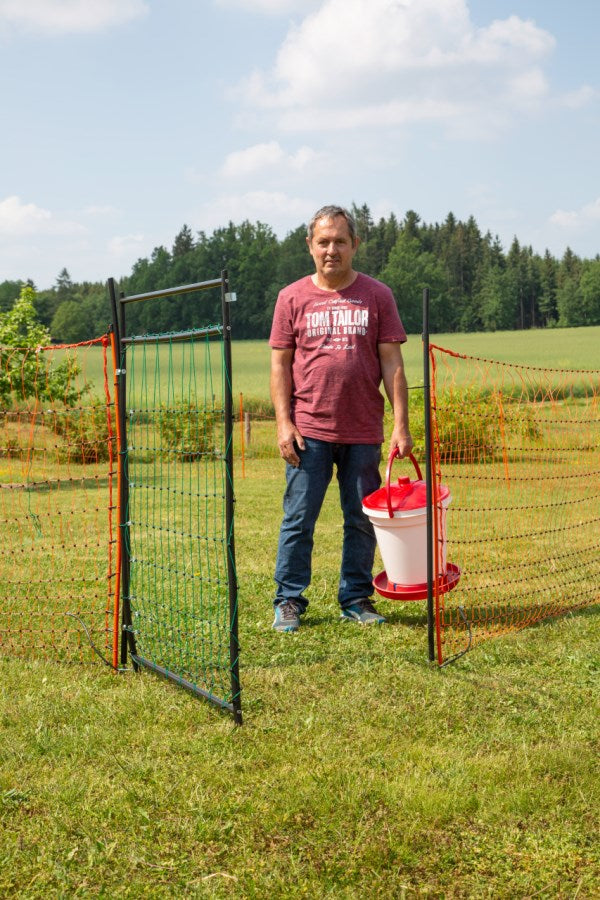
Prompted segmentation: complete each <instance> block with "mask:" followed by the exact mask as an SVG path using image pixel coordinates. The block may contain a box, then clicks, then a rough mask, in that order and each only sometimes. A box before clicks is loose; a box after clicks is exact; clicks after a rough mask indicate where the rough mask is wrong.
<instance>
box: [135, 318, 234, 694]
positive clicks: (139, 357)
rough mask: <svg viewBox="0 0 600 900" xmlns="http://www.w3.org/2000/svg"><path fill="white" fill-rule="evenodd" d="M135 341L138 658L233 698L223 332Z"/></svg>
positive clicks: (204, 689)
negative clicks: (166, 339)
mask: <svg viewBox="0 0 600 900" xmlns="http://www.w3.org/2000/svg"><path fill="white" fill-rule="evenodd" d="M159 337H160V339H159ZM136 340H137V339H133V341H132V343H131V346H129V347H128V349H127V409H126V415H127V449H126V473H127V480H128V486H129V504H128V509H127V514H126V519H127V523H128V529H127V530H126V539H127V540H128V547H127V549H128V552H129V557H130V580H129V591H128V595H129V603H130V607H131V630H132V631H133V634H134V637H135V642H136V654H135V656H137V657H142V658H143V659H144V661H145V662H149V663H150V664H151V665H152V666H155V667H158V668H159V669H161V670H164V671H165V672H167V673H168V674H169V675H170V676H172V677H174V678H175V679H176V680H182V681H183V682H185V683H187V684H188V685H191V686H193V687H194V688H196V689H198V690H199V691H200V692H202V693H206V694H208V695H209V696H210V697H211V698H213V699H215V700H217V701H222V702H223V703H231V702H232V700H233V696H232V679H231V672H232V661H231V654H230V636H231V630H230V594H229V584H228V554H229V552H230V548H229V541H228V538H229V535H228V533H227V530H228V526H227V521H226V519H227V517H226V484H227V479H228V477H229V475H228V472H227V460H226V451H227V447H226V443H225V442H226V438H225V413H224V396H225V384H224V377H225V376H224V373H225V366H224V365H223V341H222V329H220V328H216V327H215V328H214V329H210V334H202V335H201V336H198V333H196V337H194V333H193V332H189V333H186V334H184V335H182V334H178V335H177V336H173V338H172V339H169V340H168V341H167V343H166V344H165V340H164V337H163V336H157V337H156V339H153V338H152V337H151V336H150V337H146V338H144V339H143V342H140V343H137V342H136ZM127 531H128V537H127Z"/></svg>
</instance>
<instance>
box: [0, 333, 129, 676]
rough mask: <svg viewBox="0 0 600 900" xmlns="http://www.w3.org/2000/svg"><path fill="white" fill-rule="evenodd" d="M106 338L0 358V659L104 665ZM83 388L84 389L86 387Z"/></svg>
mask: <svg viewBox="0 0 600 900" xmlns="http://www.w3.org/2000/svg"><path fill="white" fill-rule="evenodd" d="M109 347H110V344H109V340H108V338H107V337H102V338H98V339H96V340H93V341H89V342H86V343H85V344H79V345H69V346H57V347H39V348H36V349H30V348H29V349H19V348H15V347H0V416H1V419H0V426H1V437H0V519H1V521H2V534H3V539H2V544H1V546H0V653H1V654H2V655H4V656H20V657H28V656H29V657H36V656H41V657H47V658H50V659H63V660H67V661H82V660H88V659H90V658H91V656H92V654H93V652H94V648H95V650H96V651H97V652H98V653H99V654H100V655H101V656H102V657H103V658H104V659H105V661H106V662H108V663H109V664H111V665H115V664H116V660H117V647H116V634H117V628H116V625H117V622H116V619H117V614H118V610H117V609H115V604H116V600H115V596H116V588H117V585H116V580H117V578H116V569H117V558H116V557H117V553H116V544H115V539H116V535H115V530H114V529H115V525H114V524H113V518H114V520H115V521H116V515H114V517H113V512H114V505H115V503H116V495H117V490H116V488H117V485H116V474H115V473H116V441H115V426H114V422H115V416H114V406H113V400H112V393H113V385H112V383H110V382H112V380H113V379H114V376H113V375H112V360H111V362H110V371H111V376H110V379H109V376H108V371H109V365H108V360H107V355H108V352H109ZM92 385H93V386H94V387H92Z"/></svg>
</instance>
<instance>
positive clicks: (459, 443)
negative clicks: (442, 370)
mask: <svg viewBox="0 0 600 900" xmlns="http://www.w3.org/2000/svg"><path fill="white" fill-rule="evenodd" d="M424 403H425V400H424V392H423V390H418V389H412V390H411V391H409V418H410V430H411V434H412V436H413V440H414V442H415V451H414V452H415V456H416V457H417V459H420V460H421V461H422V460H423V458H424V447H425V413H424ZM387 415H388V421H389V425H388V428H390V429H391V411H388V414H387ZM501 422H502V423H503V428H504V430H505V433H506V435H508V436H509V438H510V443H511V444H512V445H513V447H514V443H516V442H523V441H536V440H537V439H538V438H539V437H540V428H539V426H538V425H537V423H536V421H535V418H534V415H533V407H532V405H531V404H530V403H523V402H519V401H517V400H515V399H513V398H511V397H510V396H503V395H501V394H498V393H496V392H491V391H483V390H480V389H478V388H455V389H452V390H449V391H446V392H444V393H442V394H441V395H440V397H439V398H438V411H437V429H438V430H437V439H438V441H439V454H440V459H441V461H442V462H443V463H462V462H469V463H473V462H488V461H490V460H492V459H494V458H495V457H496V456H497V455H498V454H499V453H501V452H502V430H501V427H500V423H501Z"/></svg>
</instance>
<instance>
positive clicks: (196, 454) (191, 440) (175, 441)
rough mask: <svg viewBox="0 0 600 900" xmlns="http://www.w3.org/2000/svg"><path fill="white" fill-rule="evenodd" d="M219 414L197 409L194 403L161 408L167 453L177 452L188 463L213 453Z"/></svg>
mask: <svg viewBox="0 0 600 900" xmlns="http://www.w3.org/2000/svg"><path fill="white" fill-rule="evenodd" d="M216 421H217V416H216V413H215V411H214V410H213V409H208V408H207V407H203V406H197V405H196V404H195V403H194V402H193V401H191V400H187V401H181V402H178V403H176V404H175V405H174V406H164V405H163V406H161V409H160V414H159V430H160V436H161V441H162V448H163V453H164V454H165V455H171V454H173V453H175V454H176V455H177V456H178V457H179V458H181V460H182V461H184V462H192V461H193V460H195V459H199V458H200V457H201V456H205V455H206V454H208V453H212V452H213V451H214V448H215V433H214V432H215V424H216Z"/></svg>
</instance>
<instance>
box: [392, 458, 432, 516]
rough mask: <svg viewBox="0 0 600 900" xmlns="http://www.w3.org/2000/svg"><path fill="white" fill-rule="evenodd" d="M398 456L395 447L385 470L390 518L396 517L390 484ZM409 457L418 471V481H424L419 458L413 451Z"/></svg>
mask: <svg viewBox="0 0 600 900" xmlns="http://www.w3.org/2000/svg"><path fill="white" fill-rule="evenodd" d="M396 457H398V458H400V454H399V453H398V448H397V447H394V449H393V450H392V452H391V453H390V455H389V457H388V461H387V468H386V470H385V488H386V496H387V508H388V513H389V516H390V519H393V518H394V510H393V509H392V489H391V486H390V475H391V472H392V463H393V462H394V460H395V459H396ZM408 458H409V459H410V461H411V463H412V464H413V466H414V467H415V472H416V473H417V479H418V481H422V480H423V476H422V474H421V469H420V468H419V463H418V462H417V460H416V459H415V457H414V455H413V454H412V453H409V454H408Z"/></svg>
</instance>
